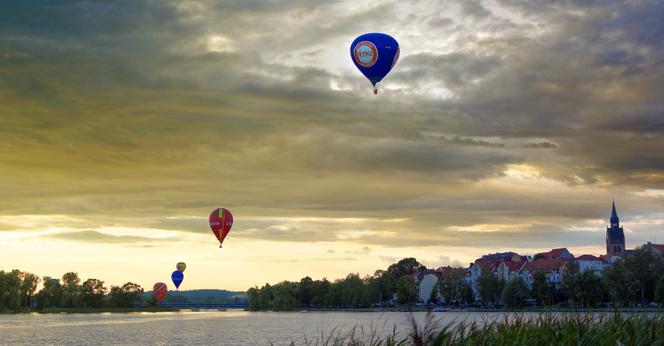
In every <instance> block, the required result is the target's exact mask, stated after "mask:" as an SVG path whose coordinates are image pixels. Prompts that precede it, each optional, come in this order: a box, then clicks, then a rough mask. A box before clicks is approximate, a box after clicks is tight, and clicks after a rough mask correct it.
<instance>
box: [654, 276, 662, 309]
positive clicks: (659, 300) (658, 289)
mask: <svg viewBox="0 0 664 346" xmlns="http://www.w3.org/2000/svg"><path fill="white" fill-rule="evenodd" d="M655 301H656V302H657V303H658V304H664V276H662V277H661V278H659V281H657V286H656V287H655Z"/></svg>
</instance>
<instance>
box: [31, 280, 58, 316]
mask: <svg viewBox="0 0 664 346" xmlns="http://www.w3.org/2000/svg"><path fill="white" fill-rule="evenodd" d="M42 282H43V283H44V285H43V287H42V289H41V291H39V293H37V296H36V301H37V308H39V309H43V308H50V307H56V306H59V304H60V298H61V297H62V286H60V280H58V279H52V278H51V277H50V276H44V277H43V278H42Z"/></svg>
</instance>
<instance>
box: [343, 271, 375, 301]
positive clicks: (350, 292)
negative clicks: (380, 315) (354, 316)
mask: <svg viewBox="0 0 664 346" xmlns="http://www.w3.org/2000/svg"><path fill="white" fill-rule="evenodd" d="M340 283H341V287H342V301H343V305H345V306H347V307H361V306H366V305H367V304H368V299H367V295H366V290H365V287H364V282H363V281H362V279H360V276H359V274H348V276H346V278H345V279H344V280H342V281H341V282H340Z"/></svg>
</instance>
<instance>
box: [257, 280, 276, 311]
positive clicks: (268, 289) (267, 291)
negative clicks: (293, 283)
mask: <svg viewBox="0 0 664 346" xmlns="http://www.w3.org/2000/svg"><path fill="white" fill-rule="evenodd" d="M273 297H274V294H273V293H272V286H270V284H265V285H264V286H263V287H261V289H260V293H259V295H258V298H259V299H258V306H260V308H261V309H264V310H270V309H272V299H273Z"/></svg>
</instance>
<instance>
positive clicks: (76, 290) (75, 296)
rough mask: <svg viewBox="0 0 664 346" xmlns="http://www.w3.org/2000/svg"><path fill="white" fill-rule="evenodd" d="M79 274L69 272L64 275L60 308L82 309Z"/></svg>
mask: <svg viewBox="0 0 664 346" xmlns="http://www.w3.org/2000/svg"><path fill="white" fill-rule="evenodd" d="M80 282H81V279H79V278H78V273H74V272H69V273H65V274H64V275H62V297H61V301H60V306H62V307H66V308H73V307H80V306H81V305H82V299H81V294H80V293H81V292H80V287H79V285H78V284H79V283H80Z"/></svg>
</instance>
